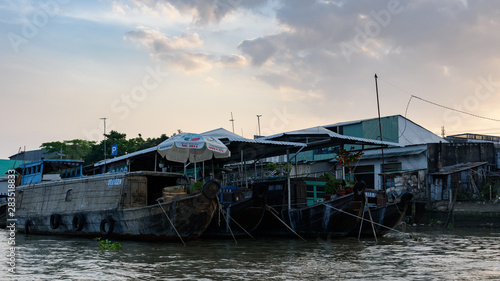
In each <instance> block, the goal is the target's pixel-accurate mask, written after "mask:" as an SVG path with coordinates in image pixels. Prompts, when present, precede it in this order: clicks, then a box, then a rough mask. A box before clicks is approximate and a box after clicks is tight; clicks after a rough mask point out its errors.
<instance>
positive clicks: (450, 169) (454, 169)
mask: <svg viewBox="0 0 500 281" xmlns="http://www.w3.org/2000/svg"><path fill="white" fill-rule="evenodd" d="M486 164H488V162H467V163H461V164H457V165H453V166H446V167H443V169H441V171H439V172H434V173H431V175H433V176H445V175H449V174H454V173H459V172H462V171H466V170H470V169H473V168H476V167H479V166H482V165H486Z"/></svg>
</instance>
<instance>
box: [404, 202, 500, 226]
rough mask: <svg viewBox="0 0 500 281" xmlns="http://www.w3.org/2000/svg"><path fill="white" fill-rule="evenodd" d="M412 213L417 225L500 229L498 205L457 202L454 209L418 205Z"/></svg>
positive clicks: (437, 205)
mask: <svg viewBox="0 0 500 281" xmlns="http://www.w3.org/2000/svg"><path fill="white" fill-rule="evenodd" d="M412 211H413V212H412ZM412 211H409V213H410V215H411V214H412V213H414V214H415V216H414V217H413V221H412V223H414V224H417V225H431V226H432V225H443V226H447V225H449V224H450V226H453V227H491V228H500V204H498V203H492V202H456V203H455V205H454V207H453V209H451V208H449V206H448V204H447V203H444V204H434V205H433V206H432V208H430V209H426V208H425V204H418V203H417V204H416V205H415V207H414V208H413V209H412Z"/></svg>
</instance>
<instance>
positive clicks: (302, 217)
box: [259, 179, 363, 237]
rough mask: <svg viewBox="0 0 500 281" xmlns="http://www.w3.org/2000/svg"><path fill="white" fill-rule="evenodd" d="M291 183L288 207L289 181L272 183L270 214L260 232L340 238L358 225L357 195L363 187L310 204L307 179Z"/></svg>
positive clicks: (269, 197)
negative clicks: (307, 193)
mask: <svg viewBox="0 0 500 281" xmlns="http://www.w3.org/2000/svg"><path fill="white" fill-rule="evenodd" d="M290 186H291V190H290V191H291V193H290V199H291V204H290V206H289V204H288V188H287V181H286V180H283V181H279V182H271V183H269V187H268V189H269V192H268V195H267V196H266V200H267V202H268V204H269V206H268V213H266V217H265V220H264V222H263V223H262V224H261V227H260V228H259V233H260V234H263V235H279V236H281V235H286V236H291V235H294V234H298V235H300V236H305V237H318V236H329V237H340V236H345V235H347V234H349V233H350V232H351V231H352V230H353V228H354V227H355V226H356V224H357V220H358V217H359V215H360V213H359V212H360V208H359V206H358V205H359V204H360V199H359V200H358V197H359V195H361V194H362V192H363V190H359V191H357V192H354V193H350V194H346V195H344V196H340V197H333V198H331V199H330V200H327V201H324V202H318V203H317V204H315V205H311V206H307V204H306V201H307V197H306V188H307V187H306V183H305V181H304V180H303V179H291V180H290ZM355 199H356V200H355ZM289 207H291V208H289Z"/></svg>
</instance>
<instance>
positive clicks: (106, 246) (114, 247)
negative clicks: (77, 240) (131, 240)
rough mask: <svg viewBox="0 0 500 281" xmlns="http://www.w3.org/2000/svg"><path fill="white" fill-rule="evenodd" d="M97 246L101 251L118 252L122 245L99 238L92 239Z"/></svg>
mask: <svg viewBox="0 0 500 281" xmlns="http://www.w3.org/2000/svg"><path fill="white" fill-rule="evenodd" d="M94 241H97V244H98V245H99V247H100V248H101V249H102V250H110V251H118V250H121V249H122V244H120V242H112V241H110V240H108V239H106V240H101V237H97V238H94Z"/></svg>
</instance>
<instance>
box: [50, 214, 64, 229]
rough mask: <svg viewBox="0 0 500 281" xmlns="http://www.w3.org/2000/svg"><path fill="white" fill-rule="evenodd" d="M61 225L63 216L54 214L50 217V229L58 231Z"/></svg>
mask: <svg viewBox="0 0 500 281" xmlns="http://www.w3.org/2000/svg"><path fill="white" fill-rule="evenodd" d="M60 224H61V215H59V214H52V215H50V228H52V229H57V228H58V227H59V225H60Z"/></svg>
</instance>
